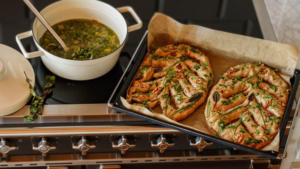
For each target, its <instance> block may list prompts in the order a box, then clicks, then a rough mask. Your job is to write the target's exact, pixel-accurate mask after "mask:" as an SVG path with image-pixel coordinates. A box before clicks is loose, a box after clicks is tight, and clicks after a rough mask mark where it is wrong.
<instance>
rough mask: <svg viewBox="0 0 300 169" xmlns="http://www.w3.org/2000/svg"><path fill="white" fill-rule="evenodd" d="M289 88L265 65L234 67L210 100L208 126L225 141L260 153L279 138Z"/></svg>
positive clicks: (222, 79)
mask: <svg viewBox="0 0 300 169" xmlns="http://www.w3.org/2000/svg"><path fill="white" fill-rule="evenodd" d="M289 93H290V85H289V84H288V83H287V82H286V81H284V80H283V79H282V78H281V77H280V76H279V75H278V74H277V69H272V68H270V67H268V66H266V65H264V64H262V63H247V64H242V65H237V66H235V67H231V68H230V69H229V70H228V71H227V72H226V73H225V74H224V75H223V76H220V80H219V82H218V83H217V84H216V85H215V86H214V87H213V89H212V90H211V92H210V95H209V97H208V101H207V105H206V109H205V112H204V113H205V117H206V121H207V124H208V125H209V126H210V127H211V128H212V129H213V130H215V131H216V132H217V135H218V136H220V137H222V138H223V139H226V140H229V141H232V142H235V143H238V144H242V145H245V146H249V147H253V148H256V149H261V148H263V147H264V146H266V145H267V144H269V143H270V142H271V141H272V139H273V138H274V137H275V136H276V134H277V132H278V128H279V126H280V123H281V120H282V117H283V114H284V111H285V107H286V104H287V101H288V97H289Z"/></svg>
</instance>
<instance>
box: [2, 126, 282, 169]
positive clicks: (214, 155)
mask: <svg viewBox="0 0 300 169" xmlns="http://www.w3.org/2000/svg"><path fill="white" fill-rule="evenodd" d="M29 133H31V135H29ZM0 138H1V143H0V153H1V155H2V156H1V162H0V168H6V167H32V166H35V167H37V166H76V165H92V166H98V167H99V165H102V164H106V165H108V164H109V165H115V164H118V165H120V164H122V165H123V164H143V163H182V162H197V161H203V162H207V161H247V162H250V161H251V160H267V159H266V158H264V157H260V156H257V155H253V154H250V153H246V152H243V151H239V150H234V149H232V148H230V147H227V146H224V145H220V144H215V143H210V142H206V141H205V140H203V139H202V138H199V137H195V136H191V135H188V134H185V133H181V132H178V131H176V130H173V129H169V128H162V127H160V128H159V127H145V126H110V127H109V126H104V127H101V126H100V127H99V126H77V127H76V126H70V127H44V128H42V127H40V128H3V130H1V131H0ZM275 162H276V160H275ZM273 163H274V162H273ZM277 163H278V162H277Z"/></svg>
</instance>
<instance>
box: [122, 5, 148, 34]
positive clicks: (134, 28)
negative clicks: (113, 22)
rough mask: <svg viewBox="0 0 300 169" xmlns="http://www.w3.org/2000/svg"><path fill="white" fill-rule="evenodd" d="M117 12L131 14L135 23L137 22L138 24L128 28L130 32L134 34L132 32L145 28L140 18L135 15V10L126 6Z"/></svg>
mask: <svg viewBox="0 0 300 169" xmlns="http://www.w3.org/2000/svg"><path fill="white" fill-rule="evenodd" d="M117 10H118V11H119V12H120V13H124V12H129V13H130V14H131V15H132V17H133V18H134V19H135V21H136V22H137V24H135V25H131V26H129V27H128V32H132V31H135V30H138V29H141V27H142V26H143V22H142V21H141V19H140V18H139V16H138V15H137V14H136V13H135V11H134V10H133V8H132V7H130V6H124V7H120V8H117Z"/></svg>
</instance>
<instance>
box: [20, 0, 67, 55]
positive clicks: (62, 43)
mask: <svg viewBox="0 0 300 169" xmlns="http://www.w3.org/2000/svg"><path fill="white" fill-rule="evenodd" d="M24 2H25V4H26V5H27V6H28V7H29V8H30V10H31V11H32V12H33V13H34V14H35V16H36V17H37V18H38V19H39V20H40V21H41V22H42V24H43V25H44V26H45V27H46V29H47V30H48V31H50V33H51V34H52V35H53V36H54V38H55V39H56V40H57V41H58V43H59V44H60V45H61V46H62V47H63V49H64V50H65V51H67V50H68V47H67V46H66V44H65V42H64V41H63V40H62V39H61V38H60V37H59V36H58V34H57V33H56V32H55V31H54V30H53V29H52V27H51V26H50V25H49V23H48V22H47V21H46V20H45V19H44V17H43V16H42V15H41V14H40V13H39V12H38V11H37V10H36V8H35V7H34V6H33V5H32V3H31V2H30V1H29V0H24Z"/></svg>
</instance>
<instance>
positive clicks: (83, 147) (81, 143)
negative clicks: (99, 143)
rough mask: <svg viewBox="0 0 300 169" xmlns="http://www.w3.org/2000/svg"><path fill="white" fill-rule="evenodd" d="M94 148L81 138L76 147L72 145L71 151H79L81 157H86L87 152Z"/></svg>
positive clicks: (83, 137)
mask: <svg viewBox="0 0 300 169" xmlns="http://www.w3.org/2000/svg"><path fill="white" fill-rule="evenodd" d="M95 148H96V146H95V145H90V144H89V141H88V140H87V139H86V137H85V136H82V137H81V139H80V140H79V142H78V145H74V144H73V149H74V150H79V151H81V153H82V155H86V152H87V151H89V150H91V149H95Z"/></svg>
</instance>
